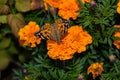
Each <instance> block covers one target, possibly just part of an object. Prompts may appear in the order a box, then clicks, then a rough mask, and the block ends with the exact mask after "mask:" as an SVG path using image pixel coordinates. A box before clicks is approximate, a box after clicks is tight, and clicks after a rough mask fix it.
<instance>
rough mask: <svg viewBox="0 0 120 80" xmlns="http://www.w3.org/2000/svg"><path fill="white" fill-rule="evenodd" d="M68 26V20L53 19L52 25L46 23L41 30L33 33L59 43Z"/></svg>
mask: <svg viewBox="0 0 120 80" xmlns="http://www.w3.org/2000/svg"><path fill="white" fill-rule="evenodd" d="M68 27H69V22H67V21H62V20H61V19H58V20H55V23H54V24H53V25H51V24H48V23H46V24H45V25H44V26H43V28H42V30H41V31H38V32H36V33H35V36H36V37H39V38H42V39H47V40H54V41H56V42H57V43H60V40H61V38H62V37H63V36H64V35H65V34H66V32H67V29H68Z"/></svg>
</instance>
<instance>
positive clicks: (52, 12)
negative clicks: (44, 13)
mask: <svg viewBox="0 0 120 80" xmlns="http://www.w3.org/2000/svg"><path fill="white" fill-rule="evenodd" d="M50 13H51V14H52V15H54V14H56V13H57V9H56V8H53V7H50Z"/></svg>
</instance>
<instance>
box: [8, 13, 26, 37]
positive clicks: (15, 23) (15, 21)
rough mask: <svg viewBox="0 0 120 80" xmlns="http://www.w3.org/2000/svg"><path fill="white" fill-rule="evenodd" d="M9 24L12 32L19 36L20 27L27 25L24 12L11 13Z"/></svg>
mask: <svg viewBox="0 0 120 80" xmlns="http://www.w3.org/2000/svg"><path fill="white" fill-rule="evenodd" d="M8 24H9V26H10V28H11V29H12V33H13V34H14V35H15V36H16V37H18V31H19V29H20V28H22V27H24V26H25V20H24V17H23V16H22V14H20V13H18V14H15V15H14V14H9V15H8Z"/></svg>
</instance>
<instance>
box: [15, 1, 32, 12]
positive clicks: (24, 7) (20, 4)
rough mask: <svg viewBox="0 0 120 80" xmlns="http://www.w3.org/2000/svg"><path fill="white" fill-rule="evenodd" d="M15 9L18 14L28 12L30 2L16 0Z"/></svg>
mask: <svg viewBox="0 0 120 80" xmlns="http://www.w3.org/2000/svg"><path fill="white" fill-rule="evenodd" d="M15 7H16V9H17V10H18V11H20V12H27V11H30V0H16V3H15Z"/></svg>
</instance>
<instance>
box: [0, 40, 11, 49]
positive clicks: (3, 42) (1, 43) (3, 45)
mask: <svg viewBox="0 0 120 80" xmlns="http://www.w3.org/2000/svg"><path fill="white" fill-rule="evenodd" d="M10 42H11V39H10V38H3V39H2V40H1V41H0V49H4V48H7V47H8V46H9V45H10Z"/></svg>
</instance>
